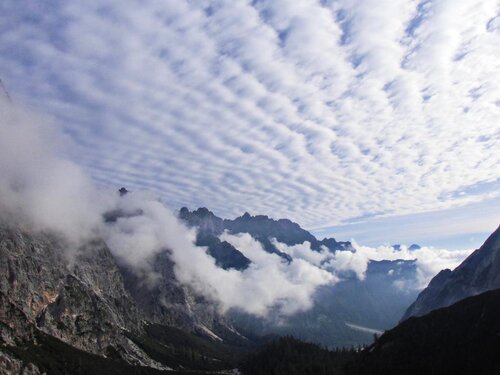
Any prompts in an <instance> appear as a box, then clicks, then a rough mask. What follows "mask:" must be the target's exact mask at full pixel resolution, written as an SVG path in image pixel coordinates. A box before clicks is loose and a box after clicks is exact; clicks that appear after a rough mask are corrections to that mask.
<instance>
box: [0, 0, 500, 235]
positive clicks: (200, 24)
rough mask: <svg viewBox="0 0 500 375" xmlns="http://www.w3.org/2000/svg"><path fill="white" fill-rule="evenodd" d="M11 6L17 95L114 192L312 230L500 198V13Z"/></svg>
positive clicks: (199, 4) (5, 13)
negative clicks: (57, 125)
mask: <svg viewBox="0 0 500 375" xmlns="http://www.w3.org/2000/svg"><path fill="white" fill-rule="evenodd" d="M47 7H50V11H47V10H46V8H47ZM0 10H1V12H0V20H1V22H0V25H1V32H2V38H1V40H0V56H1V57H0V71H1V72H2V73H1V74H2V78H3V79H4V81H5V82H6V84H7V86H8V87H9V88H10V90H11V91H12V94H13V95H12V96H13V97H18V98H22V99H23V100H25V101H26V102H29V103H30V104H31V105H33V106H35V107H38V108H42V109H43V110H44V111H48V112H50V113H51V114H53V115H54V116H55V117H56V118H57V119H58V120H59V121H60V122H61V123H63V124H64V127H65V131H66V132H67V133H68V134H70V135H71V137H72V138H73V139H74V141H75V144H76V147H75V148H74V150H73V151H74V157H76V158H78V159H79V160H81V163H82V164H83V165H84V166H85V169H86V170H88V171H89V172H90V174H91V176H92V178H93V179H94V180H95V181H97V182H98V183H99V184H100V185H104V186H108V187H114V186H116V184H120V185H125V186H128V187H130V188H131V189H132V190H136V191H137V190H148V191H153V192H155V193H157V194H158V195H161V196H162V197H164V198H165V199H166V200H167V201H168V202H170V203H171V204H172V205H173V206H175V207H181V206H189V207H198V206H203V205H206V203H207V202H210V205H211V208H212V209H214V210H215V211H216V212H217V213H218V214H219V216H224V217H234V216H236V215H239V214H240V213H241V212H244V211H246V210H248V211H250V212H255V213H269V212H272V213H273V215H274V216H277V217H288V218H290V219H292V220H294V221H296V222H300V223H301V224H302V225H304V226H305V227H307V228H320V227H321V228H324V227H326V226H329V225H332V224H339V223H342V222H345V221H346V220H351V219H358V218H366V217H371V216H384V215H396V214H397V215H400V214H412V213H415V212H422V211H429V210H437V209H445V208H449V207H458V206H461V205H465V204H469V203H472V202H481V201H483V202H484V201H488V200H491V199H497V200H498V194H499V191H500V189H499V188H498V178H499V175H498V166H499V165H500V159H499V158H500V155H499V153H498V152H496V150H498V149H499V142H500V137H499V133H498V118H499V116H500V91H499V90H500V66H499V65H498V61H499V60H500V55H499V54H500V49H499V48H498V45H500V28H499V26H498V15H499V14H500V8H499V5H498V2H497V1H496V0H471V1H464V2H460V3H457V2H456V1H451V0H446V1H443V0H428V1H427V0H426V1H415V0H405V1H399V2H397V4H395V3H394V2H393V1H373V0H359V1H352V0H338V1H333V0H332V1H330V0H325V1H312V0H269V1H267V0H259V1H252V2H249V1H242V0H241V1H240V0H230V1H218V0H217V1H215V0H214V1H188V0H186V1H185V0H178V1H171V2H166V3H165V2H158V1H141V2H134V1H121V2H108V3H107V4H106V5H103V4H102V2H100V1H92V0H89V1H85V2H56V3H53V2H49V1H36V2H33V1H29V0H17V1H13V0H7V1H3V2H2V5H1V6H0ZM111 46H112V48H111ZM27 77H29V79H27ZM479 216H480V215H477V217H479ZM481 220H485V219H481ZM492 221H494V220H492ZM493 224H494V225H495V226H496V225H497V224H498V223H493Z"/></svg>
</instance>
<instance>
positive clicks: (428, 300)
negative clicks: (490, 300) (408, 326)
mask: <svg viewBox="0 0 500 375" xmlns="http://www.w3.org/2000/svg"><path fill="white" fill-rule="evenodd" d="M497 288H500V227H499V228H497V230H496V231H495V232H493V233H492V234H491V235H490V237H489V238H488V239H487V240H486V242H485V243H484V244H483V245H482V246H481V247H480V248H479V249H477V250H476V251H474V252H473V253H472V254H471V255H470V256H469V257H468V258H467V259H465V260H464V261H463V262H462V264H460V265H459V266H458V267H457V268H456V269H454V270H453V271H452V270H449V269H446V270H443V271H441V272H439V273H438V274H437V275H436V276H435V277H434V278H433V279H432V280H431V282H430V283H429V286H428V287H427V288H425V289H424V290H423V291H422V292H421V293H420V294H419V296H418V298H417V299H416V301H415V302H414V303H413V304H412V305H411V306H410V307H409V308H408V309H407V311H406V312H405V314H404V316H403V320H404V319H407V318H409V317H410V316H421V315H424V314H426V313H428V312H430V311H432V310H434V309H437V308H440V307H445V306H449V305H451V304H453V303H455V302H457V301H459V300H461V299H463V298H466V297H470V296H474V295H476V294H479V293H482V292H485V291H488V290H492V289H497Z"/></svg>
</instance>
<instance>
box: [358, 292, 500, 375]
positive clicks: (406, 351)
mask: <svg viewBox="0 0 500 375" xmlns="http://www.w3.org/2000/svg"><path fill="white" fill-rule="evenodd" d="M499 354H500V290H494V291H489V292H485V293H483V294H480V295H477V296H474V297H469V298H466V299H464V300H462V301H460V302H457V303H455V304H454V305H452V306H449V307H445V308H441V309H438V310H434V311H432V312H431V313H429V314H427V315H425V316H422V317H412V318H409V319H408V320H406V321H404V322H402V323H401V324H399V325H398V326H397V327H396V328H394V329H392V330H390V331H387V332H386V333H384V334H383V335H382V336H381V337H380V338H379V339H378V340H377V341H376V342H375V343H374V344H373V345H372V346H371V347H369V348H368V349H366V350H364V351H363V352H362V353H361V355H360V357H359V358H358V359H357V360H356V361H355V362H353V363H352V364H351V365H350V371H348V374H351V375H365V374H366V375H368V374H370V375H377V374H385V375H391V374H394V375H396V374H405V375H412V374H415V375H417V374H418V375H421V374H440V375H442V374H474V375H480V374H485V375H486V374H488V375H489V374H500V355H499Z"/></svg>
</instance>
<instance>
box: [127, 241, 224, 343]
mask: <svg viewBox="0 0 500 375" xmlns="http://www.w3.org/2000/svg"><path fill="white" fill-rule="evenodd" d="M200 250H201V249H200ZM152 265H153V271H154V272H155V275H156V277H157V279H156V281H155V282H154V283H152V284H148V283H145V282H144V281H143V280H141V278H140V277H138V276H137V275H136V274H135V273H134V272H132V271H131V270H129V269H126V268H122V274H123V278H124V282H125V287H126V288H127V290H128V291H129V292H130V293H131V295H132V297H133V298H134V300H135V301H136V303H137V306H139V309H140V311H141V313H142V315H143V317H144V319H146V320H147V321H149V322H152V323H158V324H163V325H169V326H174V327H177V328H181V329H183V330H185V331H188V332H196V333H200V334H201V335H206V334H207V331H206V330H207V329H208V330H210V331H214V333H215V334H217V335H223V332H224V331H226V330H232V329H233V328H232V326H231V324H230V323H229V322H228V321H227V320H226V319H225V318H224V317H223V316H222V315H220V314H219V313H218V310H217V306H216V305H215V304H214V302H213V301H208V300H207V299H205V298H204V297H202V296H199V295H197V294H196V293H195V292H194V291H193V290H192V288H190V287H189V286H186V285H182V284H180V283H179V282H178V281H177V280H176V278H175V273H174V263H173V262H172V260H171V259H170V257H169V252H168V251H165V252H162V253H160V254H158V255H157V256H156V258H155V259H154V261H153V262H152Z"/></svg>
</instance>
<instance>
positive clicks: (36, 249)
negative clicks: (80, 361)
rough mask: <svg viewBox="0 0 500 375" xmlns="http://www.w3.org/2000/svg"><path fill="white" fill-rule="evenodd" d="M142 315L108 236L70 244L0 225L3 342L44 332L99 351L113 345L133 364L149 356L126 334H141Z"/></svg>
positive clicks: (71, 343)
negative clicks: (72, 246)
mask: <svg viewBox="0 0 500 375" xmlns="http://www.w3.org/2000/svg"><path fill="white" fill-rule="evenodd" d="M141 324H142V317H141V315H140V313H139V311H138V309H137V307H136V305H135V301H134V300H133V299H132V298H131V296H130V294H129V293H128V291H127V290H126V289H125V287H124V284H123V280H122V276H121V273H120V271H119V269H118V267H117V266H116V263H115V262H114V259H113V257H112V255H111V253H110V252H109V249H108V248H107V247H106V245H105V244H104V242H102V241H100V240H94V241H90V242H88V243H87V244H86V245H85V246H84V247H81V248H79V249H77V250H76V251H75V250H69V249H68V248H67V245H65V242H64V241H63V240H62V239H60V238H57V237H56V236H54V235H53V234H46V233H45V234H44V233H41V234H33V233H29V232H26V231H22V230H20V229H13V228H9V227H8V226H5V225H4V226H1V227H0V332H1V337H2V341H3V342H4V343H6V344H14V343H15V342H17V341H19V340H23V339H25V340H29V339H30V337H31V335H32V332H33V330H36V329H38V330H41V331H43V332H45V333H47V334H49V335H51V336H54V337H56V338H58V339H60V340H62V341H64V342H66V343H68V344H70V345H72V346H75V347H76V348H79V349H81V350H84V351H87V352H90V353H95V354H99V355H103V354H106V353H107V352H109V351H110V350H112V351H116V352H118V353H120V354H121V355H122V356H123V357H124V358H126V359H127V361H128V362H130V363H134V364H141V365H148V364H149V363H150V362H151V360H150V359H149V358H148V357H147V356H146V355H145V354H144V353H141V352H140V351H137V350H136V348H135V347H134V346H133V345H132V344H131V343H130V340H128V339H127V338H126V336H125V332H140V331H141V329H142V328H141Z"/></svg>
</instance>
